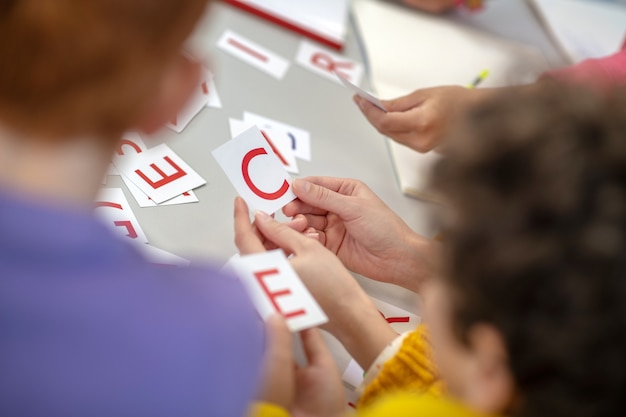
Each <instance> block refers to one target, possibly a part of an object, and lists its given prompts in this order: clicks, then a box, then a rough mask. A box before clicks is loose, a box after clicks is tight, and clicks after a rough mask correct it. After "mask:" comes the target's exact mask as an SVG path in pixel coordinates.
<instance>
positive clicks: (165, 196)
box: [114, 144, 206, 204]
mask: <svg viewBox="0 0 626 417" xmlns="http://www.w3.org/2000/svg"><path fill="white" fill-rule="evenodd" d="M114 164H115V167H116V168H117V169H118V171H120V172H121V173H122V174H123V175H124V176H126V177H127V178H128V179H129V180H130V181H132V182H133V183H134V184H135V185H136V186H137V187H138V188H139V189H140V190H141V191H142V192H143V193H144V194H146V195H147V196H148V197H150V198H151V199H152V200H154V202H155V203H157V204H160V203H162V202H164V201H167V200H169V199H172V198H174V197H176V196H179V195H181V194H183V193H185V192H187V191H189V190H193V189H194V188H197V187H199V186H201V185H203V184H205V183H206V181H205V180H204V179H202V177H201V176H200V175H198V174H197V173H196V172H195V171H194V170H193V169H192V168H191V167H190V166H189V165H188V164H186V163H185V161H183V160H182V159H181V158H180V157H179V156H178V155H176V154H175V153H174V151H173V150H172V149H170V147H169V146H167V145H165V144H162V145H158V146H155V147H154V148H150V149H148V150H145V151H143V152H141V153H139V154H137V155H135V157H133V158H117V159H115V161H114Z"/></svg>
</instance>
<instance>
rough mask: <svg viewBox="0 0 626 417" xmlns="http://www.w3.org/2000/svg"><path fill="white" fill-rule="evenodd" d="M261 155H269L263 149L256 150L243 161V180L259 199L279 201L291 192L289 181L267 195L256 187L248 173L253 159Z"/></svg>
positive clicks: (250, 152) (249, 153)
mask: <svg viewBox="0 0 626 417" xmlns="http://www.w3.org/2000/svg"><path fill="white" fill-rule="evenodd" d="M259 155H267V152H266V151H265V149H263V148H255V149H252V150H251V151H249V152H248V153H247V154H246V155H245V156H244V157H243V161H241V173H242V174H243V180H244V181H245V182H246V185H247V186H248V188H250V190H252V192H253V193H254V194H256V195H258V196H259V197H261V198H263V199H265V200H277V199H279V198H280V197H282V196H283V195H285V193H286V192H287V191H289V183H288V182H287V180H285V181H283V185H281V187H280V188H279V189H278V190H277V191H275V192H273V193H266V192H265V191H263V190H260V189H259V188H258V187H257V186H256V185H254V183H253V182H252V179H251V178H250V174H249V172H248V165H250V161H252V159H253V158H255V157H257V156H259Z"/></svg>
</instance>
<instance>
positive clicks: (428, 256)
mask: <svg viewBox="0 0 626 417" xmlns="http://www.w3.org/2000/svg"><path fill="white" fill-rule="evenodd" d="M401 246H402V248H403V254H402V256H401V257H400V258H399V259H398V263H397V264H396V271H395V273H394V283H395V284H396V285H399V286H401V287H403V288H406V289H407V290H409V291H413V292H415V293H419V292H420V289H421V286H422V284H423V283H424V282H425V281H427V280H429V279H430V278H431V277H432V276H433V275H434V274H435V271H436V268H437V265H438V263H439V259H440V253H439V252H440V244H439V243H438V242H435V241H433V240H431V239H427V238H425V237H423V236H421V235H419V234H417V233H415V232H411V233H409V234H407V235H406V236H405V238H404V241H403V243H402V245H401Z"/></svg>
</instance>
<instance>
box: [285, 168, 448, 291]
mask: <svg viewBox="0 0 626 417" xmlns="http://www.w3.org/2000/svg"><path fill="white" fill-rule="evenodd" d="M293 191H294V193H295V194H296V195H297V196H298V200H295V201H293V202H291V203H289V204H287V205H286V206H285V208H284V209H283V213H284V214H285V215H287V216H296V215H302V214H304V215H305V217H306V219H307V221H308V226H309V227H312V228H314V229H316V230H317V232H318V233H319V241H320V243H322V244H323V245H324V246H326V248H328V249H329V250H330V251H331V252H333V253H334V254H336V255H337V256H338V257H339V259H340V260H341V261H342V262H343V264H344V265H345V266H346V268H348V269H349V270H351V271H354V272H356V273H358V274H361V275H364V276H366V277H368V278H371V279H374V280H377V281H382V282H388V283H392V284H396V285H400V286H402V287H404V288H407V289H409V290H412V291H415V292H417V291H418V290H419V285H420V284H421V282H422V281H423V280H424V279H426V278H427V277H429V276H430V275H431V273H432V269H433V266H432V263H433V261H434V260H436V253H434V251H435V247H434V246H433V244H432V243H431V241H430V240H428V239H425V238H423V237H422V236H420V235H418V234H417V233H415V232H413V230H411V229H410V228H409V226H407V225H406V223H404V221H403V220H402V219H401V218H400V217H398V215H396V214H395V213H394V212H393V211H392V210H391V209H390V208H389V207H388V206H387V205H386V204H385V203H384V202H383V201H382V200H380V198H378V196H376V194H374V193H373V192H372V191H371V190H370V189H369V188H368V187H367V186H366V185H365V184H363V183H362V182H360V181H357V180H351V179H340V178H331V177H309V178H304V179H297V180H295V181H294V182H293Z"/></svg>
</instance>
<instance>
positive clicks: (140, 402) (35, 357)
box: [0, 194, 264, 417]
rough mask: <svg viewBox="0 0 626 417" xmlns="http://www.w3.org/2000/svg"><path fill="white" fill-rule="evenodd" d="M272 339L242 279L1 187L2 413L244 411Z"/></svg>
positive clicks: (114, 415)
mask: <svg viewBox="0 0 626 417" xmlns="http://www.w3.org/2000/svg"><path fill="white" fill-rule="evenodd" d="M263 343H264V342H263V327H262V323H261V321H260V319H259V318H258V315H257V314H256V312H255V311H254V309H253V307H252V305H251V304H250V301H249V300H248V297H247V296H246V294H245V292H244V289H243V287H242V286H241V284H240V283H239V281H238V280H236V279H233V278H232V277H229V276H226V275H223V274H220V273H219V272H217V271H215V270H212V269H209V268H201V267H187V268H176V267H163V266H156V265H152V264H149V263H147V262H146V261H145V260H144V259H143V258H142V257H141V255H140V254H139V253H138V252H137V251H136V250H135V249H134V248H133V247H132V245H131V244H130V243H126V242H124V241H122V240H121V239H119V238H118V237H117V236H115V235H114V234H113V232H112V231H109V230H108V229H107V228H106V227H105V226H104V225H103V224H101V223H99V222H98V221H97V220H95V219H94V218H92V217H91V216H89V214H88V213H79V212H71V211H67V210H61V209H58V208H52V207H49V206H44V205H40V204H37V203H32V202H27V201H26V200H21V199H16V198H13V197H12V196H9V195H7V194H0V415H1V416H7V417H8V416H11V417H20V416H28V417H36V416H47V417H56V416H59V417H61V416H62V417H73V416H76V417H79V416H80V417H98V416H106V417H123V416H136V417H159V416H177V417H178V416H180V417H192V416H202V417H207V416H216V417H229V416H233V417H234V416H237V417H239V416H242V415H244V414H245V410H246V407H247V404H248V402H249V401H250V400H251V399H252V398H253V395H254V390H255V385H256V383H257V381H258V373H259V368H260V362H261V356H262V351H263Z"/></svg>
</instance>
